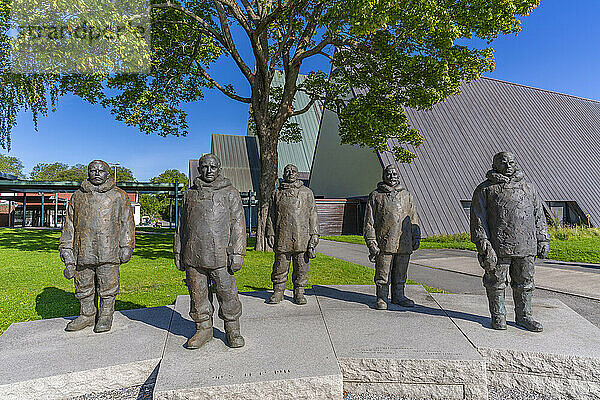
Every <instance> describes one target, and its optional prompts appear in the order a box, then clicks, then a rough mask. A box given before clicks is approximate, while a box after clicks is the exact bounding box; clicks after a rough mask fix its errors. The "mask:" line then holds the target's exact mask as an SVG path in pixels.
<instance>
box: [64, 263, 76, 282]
mask: <svg viewBox="0 0 600 400" xmlns="http://www.w3.org/2000/svg"><path fill="white" fill-rule="evenodd" d="M63 275H64V276H65V278H67V279H73V278H75V264H67V266H66V267H65V269H64V271H63Z"/></svg>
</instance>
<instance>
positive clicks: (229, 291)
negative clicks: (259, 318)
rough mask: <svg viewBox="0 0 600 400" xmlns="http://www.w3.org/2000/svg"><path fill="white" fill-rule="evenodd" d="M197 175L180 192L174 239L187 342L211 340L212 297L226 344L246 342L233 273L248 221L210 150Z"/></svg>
mask: <svg viewBox="0 0 600 400" xmlns="http://www.w3.org/2000/svg"><path fill="white" fill-rule="evenodd" d="M198 171H199V173H200V177H198V178H196V179H194V184H193V186H192V187H191V188H189V189H188V190H187V191H186V192H185V194H184V196H183V203H182V206H181V214H180V217H179V220H178V226H177V229H176V232H175V238H174V241H173V255H174V257H175V265H176V266H177V268H178V269H180V270H181V271H185V273H186V283H187V286H188V290H189V293H190V317H192V319H193V320H194V322H195V323H196V333H195V334H194V336H192V337H191V338H190V339H189V340H188V341H187V343H186V346H187V348H189V349H197V348H199V347H201V346H202V345H203V344H204V343H206V342H207V341H208V340H210V339H211V338H212V330H213V329H212V327H213V323H212V316H213V306H212V295H211V294H210V285H211V282H212V284H213V288H214V290H215V292H216V295H217V300H218V301H219V318H221V319H222V320H223V321H224V322H225V334H226V339H227V343H228V344H229V346H230V347H242V346H244V338H243V337H242V336H241V334H240V323H239V318H240V316H241V315H242V303H241V302H240V300H239V298H238V291H237V286H236V284H235V278H234V275H233V274H234V273H235V272H237V271H239V270H240V268H241V267H242V263H243V262H244V256H245V255H246V220H245V218H244V209H243V207H242V198H241V197H240V194H239V192H238V191H237V189H236V188H234V187H233V186H232V185H231V182H230V181H229V179H227V178H223V177H221V176H220V171H221V162H220V160H219V159H218V158H217V156H215V155H214V154H205V155H204V156H202V157H201V158H200V162H199V166H198Z"/></svg>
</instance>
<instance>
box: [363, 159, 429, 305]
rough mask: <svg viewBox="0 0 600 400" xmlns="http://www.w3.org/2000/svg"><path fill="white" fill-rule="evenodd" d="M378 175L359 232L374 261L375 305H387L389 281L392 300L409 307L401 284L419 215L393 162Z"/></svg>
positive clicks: (418, 238)
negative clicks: (361, 230)
mask: <svg viewBox="0 0 600 400" xmlns="http://www.w3.org/2000/svg"><path fill="white" fill-rule="evenodd" d="M382 178H383V182H379V184H378V185H377V189H376V190H374V191H373V192H371V194H370V195H369V200H368V202H367V208H366V211H365V222H364V232H363V236H364V238H365V242H366V243H367V246H368V248H369V254H370V255H369V259H370V260H371V261H372V262H375V285H376V292H377V302H376V303H375V308H376V309H378V310H386V309H387V301H388V294H389V286H390V281H391V286H392V303H394V304H399V305H401V306H403V307H413V306H414V305H415V303H414V302H413V301H412V300H410V299H409V298H407V297H406V296H405V295H404V286H405V284H406V275H407V271H408V262H409V261H410V255H411V254H412V252H413V251H414V250H416V249H418V248H419V245H420V244H421V229H420V228H419V217H418V215H417V210H416V207H415V203H414V201H413V198H412V196H411V194H410V193H409V192H408V191H407V190H406V189H405V188H403V187H402V185H401V184H400V175H399V173H398V169H397V168H396V166H395V165H388V166H387V167H386V168H385V169H384V170H383V176H382Z"/></svg>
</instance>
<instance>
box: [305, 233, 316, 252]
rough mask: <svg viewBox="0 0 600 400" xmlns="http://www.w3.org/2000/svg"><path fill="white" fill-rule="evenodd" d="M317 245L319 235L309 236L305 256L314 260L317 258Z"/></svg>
mask: <svg viewBox="0 0 600 400" xmlns="http://www.w3.org/2000/svg"><path fill="white" fill-rule="evenodd" d="M318 244H319V235H310V240H309V241H308V248H307V249H306V256H307V257H308V258H315V257H316V256H317V250H316V248H317V245H318Z"/></svg>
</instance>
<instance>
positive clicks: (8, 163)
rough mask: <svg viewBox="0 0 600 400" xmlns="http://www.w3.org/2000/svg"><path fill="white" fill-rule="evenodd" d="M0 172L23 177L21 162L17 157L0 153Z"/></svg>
mask: <svg viewBox="0 0 600 400" xmlns="http://www.w3.org/2000/svg"><path fill="white" fill-rule="evenodd" d="M0 172H2V173H5V174H11V175H15V176H17V177H19V178H25V174H24V173H23V162H22V161H21V160H19V159H18V158H17V157H11V156H5V155H3V154H2V155H0Z"/></svg>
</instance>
